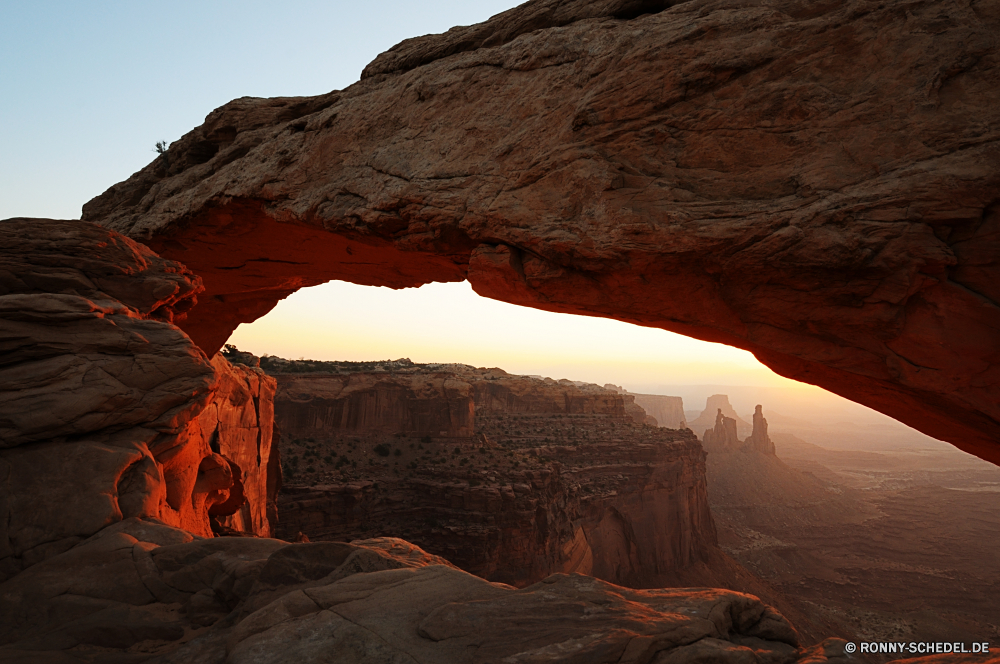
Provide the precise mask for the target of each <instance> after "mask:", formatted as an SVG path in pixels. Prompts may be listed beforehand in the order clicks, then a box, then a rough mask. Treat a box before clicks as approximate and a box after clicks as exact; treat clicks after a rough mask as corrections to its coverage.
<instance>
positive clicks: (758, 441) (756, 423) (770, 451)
mask: <svg viewBox="0 0 1000 664" xmlns="http://www.w3.org/2000/svg"><path fill="white" fill-rule="evenodd" d="M762 408H763V407H762V406H761V405H760V404H757V407H756V408H755V409H754V411H753V433H751V434H750V437H749V438H747V439H746V440H744V441H743V449H744V450H745V451H747V452H759V453H761V454H767V455H770V456H774V443H773V442H771V438H770V437H769V436H768V435H767V420H766V419H764V412H763V410H762Z"/></svg>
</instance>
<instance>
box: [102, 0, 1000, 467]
mask: <svg viewBox="0 0 1000 664" xmlns="http://www.w3.org/2000/svg"><path fill="white" fill-rule="evenodd" d="M563 4H564V5H565V6H560V5H559V3H556V2H554V1H549V2H537V1H535V2H529V3H527V4H526V5H523V6H521V7H519V8H516V9H514V10H511V11H510V12H505V13H504V14H501V15H499V16H498V17H494V19H491V20H490V21H488V22H487V23H484V24H481V25H479V26H473V27H472V28H466V29H459V30H455V31H451V32H449V33H447V34H445V35H437V36H429V37H423V38H419V39H415V40H409V41H407V42H404V43H403V44H401V45H399V46H397V47H395V48H394V49H392V50H391V51H389V52H388V53H386V54H383V56H380V58H379V59H377V60H376V61H375V62H374V63H372V65H370V66H369V67H368V68H367V69H366V71H365V75H364V76H363V78H362V80H361V81H360V82H358V83H357V84H355V85H353V86H351V87H349V88H347V89H346V90H343V91H334V92H331V93H329V94H326V95H322V96H319V97H312V98H283V99H250V98H242V99H238V100H236V101H233V102H231V103H230V104H227V105H226V106H224V107H222V108H220V109H218V110H216V111H214V112H213V113H212V114H210V115H209V116H208V118H207V119H206V122H205V124H203V125H202V126H200V127H198V128H196V129H194V130H193V131H192V132H190V133H189V134H187V135H186V136H184V137H183V138H182V139H181V140H180V141H178V142H177V143H174V144H172V145H171V147H170V150H169V151H168V152H167V153H166V154H164V155H161V156H160V157H158V158H157V160H156V161H154V162H153V163H151V164H150V165H149V166H147V167H146V168H145V169H143V170H142V171H140V172H138V173H136V174H135V175H134V176H133V177H132V178H130V179H129V180H128V181H126V182H123V183H121V184H118V185H115V186H114V187H112V188H111V189H109V190H108V191H107V192H106V193H105V194H103V195H102V196H100V197H98V198H97V199H95V200H93V201H91V202H90V203H89V204H88V205H87V206H85V208H84V219H86V220H91V221H96V222H98V223H100V224H103V225H105V226H107V227H109V228H113V229H115V230H119V231H121V232H123V233H125V234H127V235H129V236H130V237H132V238H134V239H138V240H140V241H142V242H145V243H147V244H149V245H150V246H151V247H152V248H153V249H154V250H156V251H157V252H158V253H160V254H161V255H163V256H166V257H168V258H172V259H175V260H178V261H180V262H182V263H184V264H186V265H187V266H188V267H190V268H191V269H192V270H194V271H195V272H196V273H197V274H199V275H200V276H201V277H202V278H203V279H204V282H205V285H206V289H207V290H206V292H205V293H204V294H202V295H201V296H200V302H199V304H198V305H197V306H196V307H195V308H194V309H193V310H192V311H191V313H190V316H189V318H188V320H187V321H186V322H183V323H181V324H182V326H183V327H184V329H185V330H186V331H187V332H188V333H189V334H190V335H191V336H192V338H193V339H194V340H195V341H196V342H197V343H198V344H199V345H201V346H202V348H204V349H205V350H206V351H207V352H208V353H210V354H211V353H213V352H215V351H216V350H217V349H218V348H219V347H220V346H221V345H222V343H223V342H224V341H225V339H226V338H227V337H228V335H229V333H230V332H231V331H232V330H233V329H235V327H236V326H237V325H238V324H239V323H242V322H249V321H252V320H254V319H256V318H258V317H259V316H261V315H263V314H264V313H265V312H266V311H268V310H269V309H270V308H272V307H273V306H274V304H275V303H276V302H277V301H278V300H279V299H281V298H282V297H285V296H287V295H288V294H289V293H291V292H293V291H294V290H296V289H297V288H301V287H304V286H309V285H313V284H318V283H321V282H324V281H327V280H329V279H345V280H348V281H353V282H356V283H362V284H374V285H384V286H392V287H397V288H398V287H406V286H416V285H419V284H422V283H427V282H430V281H452V280H461V279H463V278H467V279H469V281H470V282H471V283H472V285H473V288H475V289H476V291H477V292H479V293H480V294H482V295H485V296H487V297H493V298H496V299H500V300H505V301H508V302H514V303H516V304H522V305H525V306H533V307H538V308H542V309H546V310H550V311H557V312H568V313H576V314H586V315H595V316H606V317H611V318H616V319H619V320H624V321H628V322H633V323H638V324H641V325H648V326H654V327H661V328H663V329H667V330H671V331H674V332H679V333H681V334H686V335H689V336H692V337H696V338H699V339H704V340H708V341H715V342H721V343H726V344H729V345H732V346H737V347H740V348H745V349H747V350H750V351H751V352H753V353H754V354H755V355H756V356H757V358H758V359H759V360H761V361H762V362H763V363H764V364H766V365H767V366H769V367H771V368H772V369H773V370H775V371H776V372H777V373H779V374H782V375H784V376H788V377H790V378H794V379H797V380H801V381H804V382H808V383H812V384H815V385H819V386H821V387H824V388H826V389H828V390H830V391H832V392H835V393H837V394H840V395H842V396H845V397H847V398H849V399H852V400H854V401H857V402H859V403H862V404H865V405H867V406H870V407H872V408H875V409H877V410H880V411H882V412H884V413H886V414H888V415H891V416H893V417H895V418H896V419H899V420H900V421H903V422H905V423H907V424H909V425H911V426H913V427H915V428H918V429H920V430H922V431H924V432H925V433H928V434H930V435H932V436H935V437H937V438H940V439H942V440H948V441H950V442H952V443H954V444H955V445H957V446H958V447H960V448H962V449H964V450H966V451H969V452H972V453H974V454H977V455H978V456H980V457H982V458H984V459H989V460H991V461H994V462H1000V447H998V446H997V440H1000V387H998V386H1000V362H998V359H1000V357H998V355H1000V307H998V302H1000V291H998V290H997V285H996V284H997V283H998V280H997V256H998V255H1000V249H998V239H997V238H998V232H1000V198H998V193H997V192H998V191H1000V147H998V134H997V131H996V127H997V126H1000V117H998V116H1000V104H997V103H996V102H997V91H996V90H997V89H996V85H995V81H996V65H997V44H996V37H995V35H997V34H1000V17H998V16H997V15H996V8H995V7H992V6H991V7H977V8H975V9H974V8H972V7H964V8H963V7H951V8H950V10H949V13H948V15H947V16H946V17H943V18H942V15H941V13H940V6H939V4H938V3H935V2H931V1H930V0H923V1H918V2H915V3H914V2H910V3H907V4H906V5H905V7H904V6H903V5H902V4H899V3H891V2H890V3H884V4H882V5H879V6H878V7H874V6H872V5H871V4H870V3H867V2H863V1H861V0H854V1H845V2H838V3H827V4H824V5H822V6H817V5H812V4H809V3H801V2H798V1H796V0H779V2H777V3H768V4H767V5H766V6H757V7H754V6H751V7H748V6H746V3H736V2H728V1H726V0H692V1H690V2H684V3H680V4H677V5H675V6H672V7H668V5H670V4H671V3H661V4H660V5H657V6H656V7H653V6H652V5H651V6H650V7H646V5H644V4H643V5H642V7H640V8H639V10H642V11H645V10H650V11H657V12H658V13H652V14H641V12H640V11H639V10H636V11H632V10H631V9H635V8H631V9H628V10H627V11H626V9H627V8H625V9H623V7H624V4H628V3H624V4H623V3H621V2H618V3H615V2H611V3H603V4H602V3H587V2H583V1H579V2H573V3H563ZM633 4H635V3H633ZM639 4H642V3H639ZM652 4H656V3H652ZM619 5H621V6H619ZM661 5H662V6H661ZM661 10H662V11H661ZM637 12H638V13H637Z"/></svg>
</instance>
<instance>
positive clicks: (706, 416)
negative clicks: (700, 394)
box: [688, 394, 753, 436]
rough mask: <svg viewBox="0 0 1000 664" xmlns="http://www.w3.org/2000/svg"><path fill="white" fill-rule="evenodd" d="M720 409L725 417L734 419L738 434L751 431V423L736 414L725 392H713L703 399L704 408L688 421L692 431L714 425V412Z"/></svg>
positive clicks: (746, 434)
mask: <svg viewBox="0 0 1000 664" xmlns="http://www.w3.org/2000/svg"><path fill="white" fill-rule="evenodd" d="M719 411H722V414H723V415H725V416H726V417H728V418H730V419H732V420H735V421H736V433H737V435H739V436H748V435H750V433H751V432H752V431H753V425H751V424H749V423H747V421H746V420H744V419H743V418H741V417H740V416H739V415H737V414H736V410H735V409H734V408H733V406H732V404H731V403H729V396H728V395H725V394H713V395H712V396H710V397H708V399H706V400H705V410H703V411H701V414H700V415H699V416H698V417H696V418H695V419H693V420H691V421H690V422H688V426H689V427H691V430H692V431H702V430H704V429H705V428H706V427H714V426H715V420H716V414H717V413H718V412H719Z"/></svg>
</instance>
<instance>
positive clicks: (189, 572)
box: [0, 518, 846, 664]
mask: <svg viewBox="0 0 1000 664" xmlns="http://www.w3.org/2000/svg"><path fill="white" fill-rule="evenodd" d="M0 612H2V614H3V615H4V616H5V620H4V622H3V623H2V625H0V661H2V662H15V661H50V662H66V663H75V662H147V661H148V662H161V663H168V662H177V663H181V662H184V663H186V664H190V663H191V662H198V663H204V664H208V663H217V664H222V663H223V662H226V663H229V664H240V663H244V662H258V663H262V662H274V663H278V662H301V661H314V662H359V663H360V662H372V663H373V664H374V663H375V662H378V663H380V664H384V663H385V662H408V663H411V662H417V661H419V662H437V663H440V664H451V663H459V662H463V663H466V662H467V663H470V664H472V663H478V662H483V663H485V662H539V663H540V662H554V661H558V662H578V663H580V664H600V663H603V662H608V663H610V662H642V663H648V662H656V663H658V664H667V663H671V662H699V661H714V662H734V663H735V662H739V663H742V662H757V661H766V662H795V661H800V660H802V659H803V658H808V659H806V660H804V661H810V662H827V661H839V660H838V658H837V657H836V656H833V657H829V658H828V657H827V656H826V655H824V654H823V653H822V652H821V650H822V648H824V647H825V648H827V649H828V650H831V651H835V650H837V645H838V642H837V641H828V642H825V644H823V645H822V646H821V647H820V649H819V650H817V649H816V648H812V649H803V648H800V647H799V645H798V635H797V634H796V632H795V630H794V629H793V628H792V626H791V625H790V624H789V623H788V621H787V620H785V619H784V618H783V617H782V616H781V615H780V614H779V613H777V612H776V611H774V610H773V609H771V608H770V607H768V606H766V605H764V604H763V603H761V602H760V601H759V600H758V599H756V598H755V597H752V596H750V595H743V594H740V593H735V592H731V591H724V590H712V589H704V588H701V589H668V590H648V591H639V590H630V589H627V588H621V587H619V586H615V585H612V584H609V583H605V582H603V581H598V580H596V579H593V578H591V577H587V576H582V575H565V574H557V575H554V576H551V577H549V578H547V579H545V580H544V581H542V582H541V583H538V584H535V585H533V586H529V587H528V588H524V589H522V590H515V589H514V588H511V587H510V586H506V585H503V584H497V583H490V582H487V581H484V580H483V579H480V578H478V577H475V576H472V575H471V574H467V573H465V572H462V571H460V570H458V569H457V568H455V567H454V566H452V565H451V564H449V563H448V562H446V561H445V560H443V559H441V558H438V557H437V556H432V555H429V554H427V553H424V552H423V551H421V550H420V549H418V548H417V547H415V546H413V545H411V544H408V543H407V542H404V541H403V540H398V539H393V538H379V539H373V540H362V541H356V542H353V543H351V544H345V543H338V542H323V543H315V544H308V543H307V544H289V543H287V542H282V541H280V540H270V539H255V538H228V537H223V538H215V539H202V538H198V537H194V536H192V535H191V534H189V533H187V532H184V531H181V530H178V529H175V528H171V527H169V526H166V525H164V524H162V523H157V522H156V521H153V520H148V519H147V520H141V519H135V518H133V519H128V520H125V521H123V522H121V523H118V524H115V525H113V526H111V527H109V528H106V529H104V530H102V531H101V532H100V533H98V534H97V535H95V536H93V537H92V538H90V539H88V540H87V541H85V542H83V543H81V544H79V545H78V546H76V547H74V548H73V549H71V550H69V551H67V552H65V553H63V554H61V555H59V556H56V557H54V558H52V559H50V560H47V561H45V562H42V563H39V564H37V565H35V566H34V567H32V568H30V569H28V570H25V571H24V572H22V573H21V574H20V575H18V576H17V577H15V578H14V579H11V580H9V581H7V582H6V583H4V584H0ZM839 645H840V646H841V648H840V652H841V653H842V652H843V650H842V642H839ZM844 661H846V660H844Z"/></svg>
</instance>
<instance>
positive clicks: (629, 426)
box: [229, 349, 716, 588]
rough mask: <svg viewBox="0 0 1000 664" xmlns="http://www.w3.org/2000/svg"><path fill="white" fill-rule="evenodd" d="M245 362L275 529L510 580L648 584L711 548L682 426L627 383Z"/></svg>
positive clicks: (445, 368)
mask: <svg viewBox="0 0 1000 664" xmlns="http://www.w3.org/2000/svg"><path fill="white" fill-rule="evenodd" d="M234 351H235V349H234ZM229 355H230V356H231V357H237V356H238V355H240V354H239V353H238V351H236V352H232V353H229ZM243 356H244V357H245V354H243ZM251 362H253V363H257V362H258V360H251ZM259 362H260V363H261V364H262V366H264V367H266V369H267V370H268V371H269V372H271V375H272V376H273V377H274V378H275V379H276V380H277V384H278V388H277V393H276V398H275V413H276V418H277V419H278V421H279V422H280V426H281V429H282V431H283V432H284V433H285V435H286V436H287V437H288V438H290V439H291V440H289V441H287V442H286V443H283V445H284V447H283V451H282V455H283V458H284V459H285V467H286V469H288V472H287V473H286V475H285V486H284V488H283V490H282V494H281V496H280V499H279V505H278V509H279V530H278V533H279V535H281V536H283V537H285V538H286V539H291V538H294V537H296V536H298V534H299V533H304V534H305V535H307V536H308V537H309V539H310V540H312V541H315V540H342V541H350V540H353V539H359V538H363V537H367V536H371V535H372V534H373V533H378V534H385V533H393V534H394V536H398V537H402V538H404V539H406V540H407V541H410V542H413V543H415V544H417V545H418V546H420V547H421V548H423V549H424V550H426V551H428V552H431V553H435V554H437V555H441V556H442V557H445V558H447V559H448V560H449V561H451V562H453V563H454V564H456V565H458V566H459V567H460V568H462V569H464V570H466V571H468V572H471V573H473V574H476V575H477V576H481V577H483V578H486V579H488V580H491V581H501V582H504V583H508V584H512V585H515V586H519V587H523V586H526V585H529V584H531V583H534V582H537V581H540V580H542V579H543V578H545V577H547V576H549V575H550V574H553V573H556V572H563V573H572V572H578V573H583V574H589V575H593V576H595V577H597V578H600V579H603V580H606V581H610V582H612V583H616V584H619V585H628V586H631V587H640V588H650V587H659V586H663V585H667V580H668V579H673V578H676V577H677V575H678V574H679V573H680V572H681V570H683V569H685V568H688V567H690V566H692V565H693V564H694V563H698V562H703V561H704V560H706V559H707V556H708V550H709V549H710V548H713V547H715V545H716V541H715V527H714V524H713V523H712V518H711V515H710V513H709V511H708V502H707V494H706V489H705V470H704V453H703V452H702V450H701V446H700V444H699V443H698V441H697V438H696V437H695V436H694V435H693V434H691V432H690V431H677V430H671V429H664V428H658V427H654V426H651V425H648V424H646V423H645V420H646V419H647V416H646V415H645V413H643V412H641V409H639V411H640V412H638V413H636V412H635V407H634V402H633V400H632V397H631V396H629V395H621V394H618V393H617V392H614V391H609V390H606V389H604V388H601V387H599V386H597V385H588V384H583V383H573V382H571V381H568V380H559V381H556V380H553V379H551V378H547V379H541V378H534V377H529V376H512V375H510V374H507V373H506V372H504V371H502V370H500V369H476V368H474V367H470V366H465V365H454V364H452V365H416V364H413V363H412V362H409V361H407V360H397V361H393V362H385V363H364V365H363V366H364V367H365V369H366V370H364V371H358V369H360V368H361V367H360V366H358V365H359V364H361V363H347V362H340V363H338V362H306V361H288V360H282V359H280V358H273V357H265V358H263V360H259ZM428 413H436V414H437V415H438V416H437V417H427V414H428ZM637 420H638V421H637Z"/></svg>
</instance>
